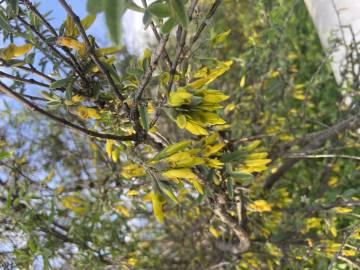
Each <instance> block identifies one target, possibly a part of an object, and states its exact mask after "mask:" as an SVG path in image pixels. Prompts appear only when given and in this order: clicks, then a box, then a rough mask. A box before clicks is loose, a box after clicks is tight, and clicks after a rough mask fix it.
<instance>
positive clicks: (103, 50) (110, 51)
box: [95, 46, 123, 56]
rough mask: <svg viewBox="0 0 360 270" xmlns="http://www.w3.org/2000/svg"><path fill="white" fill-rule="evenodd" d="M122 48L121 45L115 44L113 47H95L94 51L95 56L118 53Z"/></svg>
mask: <svg viewBox="0 0 360 270" xmlns="http://www.w3.org/2000/svg"><path fill="white" fill-rule="evenodd" d="M122 50H123V47H120V46H115V47H107V48H100V49H96V51H95V53H96V55H97V56H104V55H110V54H115V53H119V52H121V51H122Z"/></svg>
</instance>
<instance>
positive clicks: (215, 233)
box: [209, 226, 221, 238]
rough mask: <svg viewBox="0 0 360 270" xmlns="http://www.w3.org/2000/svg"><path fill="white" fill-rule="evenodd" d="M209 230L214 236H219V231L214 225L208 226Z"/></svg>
mask: <svg viewBox="0 0 360 270" xmlns="http://www.w3.org/2000/svg"><path fill="white" fill-rule="evenodd" d="M209 231H210V233H211V234H212V235H213V236H214V237H215V238H219V237H220V236H221V232H219V231H218V230H217V229H216V228H215V227H214V226H210V228H209Z"/></svg>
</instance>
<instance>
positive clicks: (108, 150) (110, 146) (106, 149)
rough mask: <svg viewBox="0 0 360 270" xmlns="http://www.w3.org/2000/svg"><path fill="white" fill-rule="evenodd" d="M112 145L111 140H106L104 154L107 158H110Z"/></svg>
mask: <svg viewBox="0 0 360 270" xmlns="http://www.w3.org/2000/svg"><path fill="white" fill-rule="evenodd" d="M113 145H114V141H113V140H106V143H105V151H106V154H107V155H108V157H109V158H111V157H112V147H113Z"/></svg>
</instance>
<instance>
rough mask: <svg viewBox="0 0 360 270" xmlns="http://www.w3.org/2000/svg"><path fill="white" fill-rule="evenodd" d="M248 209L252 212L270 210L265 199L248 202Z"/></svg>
mask: <svg viewBox="0 0 360 270" xmlns="http://www.w3.org/2000/svg"><path fill="white" fill-rule="evenodd" d="M249 209H250V210H251V211H254V212H270V211H271V205H270V204H269V203H268V202H267V201H265V200H256V201H254V202H253V203H251V204H249Z"/></svg>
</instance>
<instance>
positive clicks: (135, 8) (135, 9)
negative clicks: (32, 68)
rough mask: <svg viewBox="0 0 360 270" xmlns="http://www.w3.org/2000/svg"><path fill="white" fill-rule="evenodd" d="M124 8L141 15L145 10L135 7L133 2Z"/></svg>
mask: <svg viewBox="0 0 360 270" xmlns="http://www.w3.org/2000/svg"><path fill="white" fill-rule="evenodd" d="M126 8H127V9H131V10H134V11H137V12H141V13H144V12H145V9H144V8H142V7H139V6H138V5H136V4H135V3H134V2H133V1H130V2H128V3H127V6H126Z"/></svg>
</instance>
